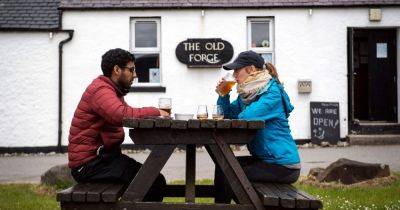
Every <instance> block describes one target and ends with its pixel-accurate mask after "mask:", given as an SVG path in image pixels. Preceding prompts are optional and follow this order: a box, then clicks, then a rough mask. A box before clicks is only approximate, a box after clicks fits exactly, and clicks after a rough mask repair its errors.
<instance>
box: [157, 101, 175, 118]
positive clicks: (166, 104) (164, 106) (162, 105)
mask: <svg viewBox="0 0 400 210" xmlns="http://www.w3.org/2000/svg"><path fill="white" fill-rule="evenodd" d="M158 108H159V109H160V110H163V111H166V112H168V114H169V115H171V109H172V99H171V98H159V99H158Z"/></svg>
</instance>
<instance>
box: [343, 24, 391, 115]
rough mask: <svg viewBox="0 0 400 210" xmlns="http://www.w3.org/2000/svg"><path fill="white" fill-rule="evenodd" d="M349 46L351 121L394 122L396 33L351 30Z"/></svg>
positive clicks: (384, 30) (382, 30)
mask: <svg viewBox="0 0 400 210" xmlns="http://www.w3.org/2000/svg"><path fill="white" fill-rule="evenodd" d="M350 39H351V40H350ZM349 44H350V45H352V46H349V51H351V52H349V59H350V60H349V64H350V67H351V68H349V71H350V72H349V76H350V77H349V79H350V82H349V85H350V87H349V91H352V93H351V94H350V95H352V97H350V98H349V99H350V100H352V101H350V103H349V104H352V107H350V108H351V109H349V112H352V113H351V116H350V119H351V120H353V121H359V122H363V121H382V122H397V79H396V75H397V67H396V66H397V61H396V56H397V55H396V30H395V29H353V28H352V29H349Z"/></svg>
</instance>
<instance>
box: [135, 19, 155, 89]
mask: <svg viewBox="0 0 400 210" xmlns="http://www.w3.org/2000/svg"><path fill="white" fill-rule="evenodd" d="M160 46H161V44H160V19H159V18H133V19H132V20H131V52H132V53H133V54H134V55H135V59H136V62H135V65H136V73H137V75H138V78H136V79H135V81H134V84H133V86H160V85H161V69H160Z"/></svg>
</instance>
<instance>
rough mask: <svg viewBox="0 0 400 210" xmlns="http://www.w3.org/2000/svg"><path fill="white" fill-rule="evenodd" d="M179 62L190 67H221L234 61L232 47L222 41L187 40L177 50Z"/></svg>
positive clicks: (217, 39)
mask: <svg viewBox="0 0 400 210" xmlns="http://www.w3.org/2000/svg"><path fill="white" fill-rule="evenodd" d="M175 53H176V57H177V58H178V60H179V61H180V62H182V63H184V64H186V65H187V66H188V67H196V68H201V67H203V68H206V67H215V68H218V67H221V66H222V64H224V63H227V62H228V61H230V60H231V59H232V56H233V47H232V45H231V44H230V43H229V42H227V41H225V40H222V39H219V38H212V39H187V40H186V41H183V42H181V43H179V44H178V46H177V47H176V50H175Z"/></svg>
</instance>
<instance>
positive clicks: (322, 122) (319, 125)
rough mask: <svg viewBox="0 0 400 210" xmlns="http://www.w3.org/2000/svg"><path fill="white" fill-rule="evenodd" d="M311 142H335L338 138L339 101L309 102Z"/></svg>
mask: <svg viewBox="0 0 400 210" xmlns="http://www.w3.org/2000/svg"><path fill="white" fill-rule="evenodd" d="M310 114H311V142H312V143H314V144H321V142H323V141H325V142H329V143H330V144H337V142H338V141H339V139H340V120H339V103H337V102H310Z"/></svg>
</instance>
